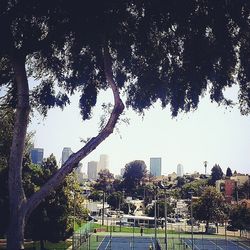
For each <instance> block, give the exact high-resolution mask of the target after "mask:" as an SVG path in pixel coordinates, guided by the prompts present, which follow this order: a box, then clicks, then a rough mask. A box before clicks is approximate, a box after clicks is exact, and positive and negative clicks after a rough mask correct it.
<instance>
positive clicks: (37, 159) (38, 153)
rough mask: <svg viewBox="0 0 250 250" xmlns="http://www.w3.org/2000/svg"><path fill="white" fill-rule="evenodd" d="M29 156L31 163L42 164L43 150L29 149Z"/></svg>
mask: <svg viewBox="0 0 250 250" xmlns="http://www.w3.org/2000/svg"><path fill="white" fill-rule="evenodd" d="M30 156H31V161H32V163H34V164H39V165H41V164H42V162H43V148H33V149H31V151H30Z"/></svg>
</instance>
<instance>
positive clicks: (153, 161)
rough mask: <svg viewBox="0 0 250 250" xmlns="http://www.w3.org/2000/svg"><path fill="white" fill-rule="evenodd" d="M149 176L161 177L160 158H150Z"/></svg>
mask: <svg viewBox="0 0 250 250" xmlns="http://www.w3.org/2000/svg"><path fill="white" fill-rule="evenodd" d="M150 174H151V175H152V176H161V158H160V157H158V158H150Z"/></svg>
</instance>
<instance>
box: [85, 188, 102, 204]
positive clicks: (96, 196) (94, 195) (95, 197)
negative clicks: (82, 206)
mask: <svg viewBox="0 0 250 250" xmlns="http://www.w3.org/2000/svg"><path fill="white" fill-rule="evenodd" d="M102 197H103V194H102V192H100V191H96V190H93V191H91V194H90V195H89V196H88V199H89V200H92V201H101V200H102Z"/></svg>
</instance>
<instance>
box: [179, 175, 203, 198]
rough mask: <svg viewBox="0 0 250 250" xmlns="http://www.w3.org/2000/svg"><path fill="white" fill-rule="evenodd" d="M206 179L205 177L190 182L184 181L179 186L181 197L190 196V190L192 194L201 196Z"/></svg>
mask: <svg viewBox="0 0 250 250" xmlns="http://www.w3.org/2000/svg"><path fill="white" fill-rule="evenodd" d="M207 184H208V181H207V180H206V179H200V180H194V181H192V182H189V183H186V184H184V185H183V186H182V188H181V197H182V198H183V199H187V198H189V197H190V194H189V192H190V191H191V190H192V191H193V192H194V194H193V195H194V196H201V194H202V193H203V191H204V189H205V187H206V186H207Z"/></svg>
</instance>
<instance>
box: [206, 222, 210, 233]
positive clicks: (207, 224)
mask: <svg viewBox="0 0 250 250" xmlns="http://www.w3.org/2000/svg"><path fill="white" fill-rule="evenodd" d="M208 227H209V221H206V226H205V228H206V233H208Z"/></svg>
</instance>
